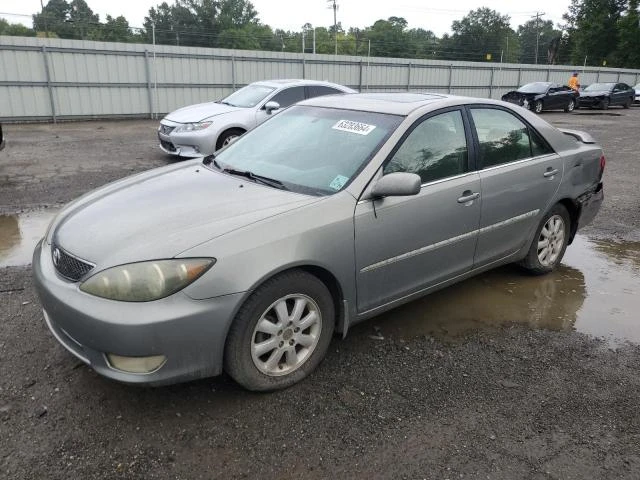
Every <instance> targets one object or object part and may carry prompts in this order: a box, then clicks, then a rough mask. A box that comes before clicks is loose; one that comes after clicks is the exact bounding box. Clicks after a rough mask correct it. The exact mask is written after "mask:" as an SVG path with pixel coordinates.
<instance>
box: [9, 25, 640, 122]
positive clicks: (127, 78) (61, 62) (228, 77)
mask: <svg viewBox="0 0 640 480" xmlns="http://www.w3.org/2000/svg"><path fill="white" fill-rule="evenodd" d="M0 66H1V68H0V121H28V120H45V121H46V120H53V121H56V120H61V119H80V118H108V117H127V116H135V117H155V116H157V115H158V114H162V113H166V112H170V111H172V110H175V109H176V108H178V107H181V106H184V105H189V104H194V103H199V102H205V101H210V100H214V99H219V98H222V97H223V96H225V95H226V94H228V93H230V92H231V91H232V90H234V89H236V88H238V87H241V86H243V85H246V84H248V83H251V82H253V81H256V80H264V79H272V78H310V79H318V80H329V81H333V82H336V83H341V84H343V85H347V86H350V87H352V88H355V89H358V90H360V91H386V92H394V91H416V92H424V91H430V92H441V93H453V94H459V95H467V96H475V97H489V98H499V97H500V96H501V95H502V94H503V93H504V92H505V91H508V90H512V89H514V88H516V87H517V86H519V85H522V84H524V83H527V82H532V81H553V82H557V83H565V82H566V81H567V80H568V78H569V76H570V75H571V72H572V71H574V70H578V71H580V73H581V76H580V79H581V82H582V83H583V84H589V83H593V82H618V81H620V82H625V83H628V84H631V85H635V84H637V83H638V82H639V81H640V70H621V69H610V68H602V69H594V68H587V69H582V68H581V67H571V66H547V65H515V64H500V63H474V62H450V61H435V60H408V59H394V58H367V57H354V56H339V57H335V56H333V55H311V54H302V53H298V54H296V53H279V52H263V51H246V50H224V49H206V48H193V47H172V46H165V45H158V46H156V47H155V48H154V46H152V45H141V44H127V43H105V42H89V41H77V40H60V39H42V38H24V37H5V36H0Z"/></svg>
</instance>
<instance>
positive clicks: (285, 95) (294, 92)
mask: <svg viewBox="0 0 640 480" xmlns="http://www.w3.org/2000/svg"><path fill="white" fill-rule="evenodd" d="M302 100H304V87H292V88H287V89H286V90H282V91H281V92H279V93H276V94H275V95H274V97H273V98H272V99H271V100H270V101H272V102H278V103H279V104H280V107H282V108H287V107H289V106H291V105H293V104H294V103H297V102H301V101H302Z"/></svg>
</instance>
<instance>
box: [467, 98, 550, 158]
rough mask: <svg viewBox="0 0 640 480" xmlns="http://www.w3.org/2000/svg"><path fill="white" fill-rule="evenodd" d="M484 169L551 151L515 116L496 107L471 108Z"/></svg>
mask: <svg viewBox="0 0 640 480" xmlns="http://www.w3.org/2000/svg"><path fill="white" fill-rule="evenodd" d="M471 116H472V118H473V123H474V124H475V128H476V132H477V134H478V142H479V144H480V152H479V157H480V165H481V166H482V168H487V167H493V166H495V165H502V164H504V163H509V162H514V161H516V160H522V159H525V158H531V157H533V156H538V155H544V154H547V153H551V152H552V150H551V149H550V148H549V147H548V146H547V145H546V143H545V142H544V141H543V140H542V139H541V138H540V136H539V135H538V134H537V133H535V132H534V131H533V130H530V129H529V127H527V125H525V124H524V123H523V122H522V121H520V120H519V119H518V118H517V117H516V116H515V115H513V114H511V113H509V112H506V111H504V110H498V109H495V108H472V109H471Z"/></svg>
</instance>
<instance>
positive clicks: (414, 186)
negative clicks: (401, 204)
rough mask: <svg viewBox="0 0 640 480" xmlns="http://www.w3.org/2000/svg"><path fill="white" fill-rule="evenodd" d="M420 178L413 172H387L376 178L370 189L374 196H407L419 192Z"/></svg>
mask: <svg viewBox="0 0 640 480" xmlns="http://www.w3.org/2000/svg"><path fill="white" fill-rule="evenodd" d="M421 184H422V180H421V179H420V175H416V174H415V173H405V172H396V173H389V174H387V175H385V176H383V177H382V178H381V179H380V180H378V181H377V182H376V183H375V185H374V186H373V188H372V189H371V195H372V196H373V197H374V198H380V197H408V196H410V195H417V194H418V193H419V192H420V185H421Z"/></svg>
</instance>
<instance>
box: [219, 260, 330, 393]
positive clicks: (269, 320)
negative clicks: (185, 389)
mask: <svg viewBox="0 0 640 480" xmlns="http://www.w3.org/2000/svg"><path fill="white" fill-rule="evenodd" d="M334 324H335V309H334V304H333V298H332V297H331V293H330V292H329V290H328V289H327V287H326V286H325V285H324V283H322V281H320V280H319V279H318V278H317V277H314V276H313V275H311V274H309V273H306V272H304V271H301V270H293V271H290V272H287V273H284V274H281V275H278V276H277V277H274V278H272V279H271V280H268V281H267V282H266V283H264V284H263V285H262V286H260V287H258V288H257V289H256V291H255V292H254V293H253V294H252V295H251V296H250V297H249V299H248V300H247V301H246V302H245V304H244V305H243V306H242V307H241V308H240V311H239V312H238V314H237V315H236V318H235V320H234V321H233V324H232V325H231V328H230V330H229V335H228V336H227V342H226V345H225V353H224V366H225V370H226V372H227V373H228V374H229V375H231V377H232V378H233V379H234V380H235V381H236V382H238V383H239V384H240V385H242V386H244V387H245V388H247V389H249V390H256V391H270V390H279V389H282V388H286V387H289V386H291V385H293V384H294V383H297V382H299V381H300V380H302V379H303V378H305V377H306V376H307V375H309V374H310V373H311V372H312V371H313V370H314V369H315V368H316V367H317V366H318V364H319V363H320V362H321V361H322V359H323V358H324V356H325V354H326V352H327V349H328V348H329V343H330V342H331V338H332V336H333V329H334Z"/></svg>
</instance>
